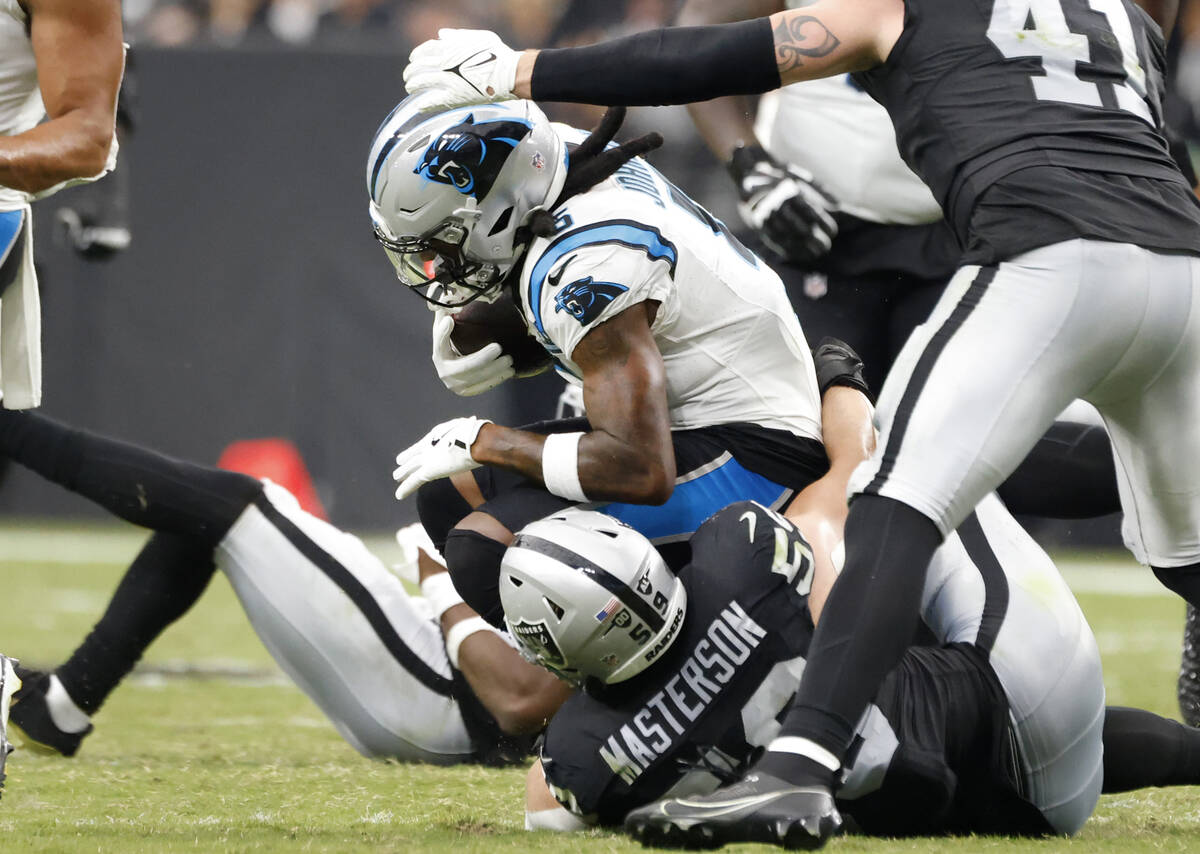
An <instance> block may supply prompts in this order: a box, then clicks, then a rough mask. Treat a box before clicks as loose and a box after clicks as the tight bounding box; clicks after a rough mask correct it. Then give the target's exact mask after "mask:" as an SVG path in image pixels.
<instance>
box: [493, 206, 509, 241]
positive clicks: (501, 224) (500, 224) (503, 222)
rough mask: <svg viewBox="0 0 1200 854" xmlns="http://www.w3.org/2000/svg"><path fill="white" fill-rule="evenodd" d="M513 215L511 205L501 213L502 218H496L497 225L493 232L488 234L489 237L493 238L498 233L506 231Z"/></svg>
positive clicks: (494, 226)
mask: <svg viewBox="0 0 1200 854" xmlns="http://www.w3.org/2000/svg"><path fill="white" fill-rule="evenodd" d="M512 215H513V209H512V205H509V206H508V207H506V208H505V209H504V210H503V211H502V212H501V214H500V216H498V217H496V224H495V225H493V226H492V230H491V231H489V232H488V237H492V236H493V235H495V234H497V233H498V232H501V231H504V229H506V228H508V221H509V220H511V219H512Z"/></svg>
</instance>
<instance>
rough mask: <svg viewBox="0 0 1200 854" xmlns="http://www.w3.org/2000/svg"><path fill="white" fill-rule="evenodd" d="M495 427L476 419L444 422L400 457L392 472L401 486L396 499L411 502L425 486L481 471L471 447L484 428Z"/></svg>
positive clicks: (398, 487) (484, 419) (393, 477)
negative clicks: (487, 425) (421, 486)
mask: <svg viewBox="0 0 1200 854" xmlns="http://www.w3.org/2000/svg"><path fill="white" fill-rule="evenodd" d="M491 423H492V422H491V421H489V420H487V419H486V418H476V417H475V416H474V415H469V416H467V417H466V418H454V419H452V420H450V421H443V422H442V423H441V424H439V425H437V426H436V427H434V428H433V429H432V430H430V431H429V432H428V433H426V434H425V436H424V438H422V439H421V441H419V442H417V443H415V444H413V445H410V446H409V447H408V448H407V449H406V450H403V451H401V452H400V453H399V454H397V455H396V470H395V471H394V472H392V480H394V481H396V483H398V484H399V486H397V487H396V498H407V497H408V496H410V495H412V494H413V493H414V492H416V491H417V487H419V486H420V485H421V484H423V483H429V482H430V481H433V480H440V479H441V478H443V477H449V476H450V475H452V474H458V473H459V472H460V471H470V470H471V469H477V468H479V466H480V463H477V462H475V458H474V457H472V456H471V446H472V445H474V444H475V440H476V439H477V438H479V431H480V429H482V427H483V425H484V424H491Z"/></svg>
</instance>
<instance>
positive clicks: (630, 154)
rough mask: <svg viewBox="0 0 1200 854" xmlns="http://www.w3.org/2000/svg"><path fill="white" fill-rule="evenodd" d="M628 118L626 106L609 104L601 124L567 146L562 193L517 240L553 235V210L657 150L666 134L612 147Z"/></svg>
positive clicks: (520, 231)
mask: <svg viewBox="0 0 1200 854" xmlns="http://www.w3.org/2000/svg"><path fill="white" fill-rule="evenodd" d="M624 121H625V108H624V107H609V108H608V109H607V110H605V112H604V117H603V118H601V119H600V124H598V125H596V127H595V129H594V130H592V132H591V133H590V134H588V136H587V139H585V140H584V141H583V142H581V143H579V144H578V145H571V144H568V145H567V152H568V155H569V162H568V164H567V180H566V182H565V183H564V184H563V188H562V192H561V193H559V195H558V198H557V199H555V200H554V204H552V205H550V206H549V208H546V209H542V210H538V211H535V212H534V214H533V216H531V217H530V218H529V222H527V223H525V224H524V225H523V226H521V227H520V228H518V229H517V232H516V236H515V241H514V242H515V243H516V244H517V245H521V244H523V243H529V242H530V241H531V240H533V238H535V237H549V236H550V235H552V234H553V233H554V214H553V213H551V211H553V210H554V209H555V208H557V207H558V206H559V205H561V204H563V202H565V201H567V199H569V198H571V197H572V196H577V195H579V194H580V193H584V192H587V191H588V190H590V189H591V188H592V187H594V186H596V185H597V184H599V183H600V182H601V181H604V180H605V179H607V178H609V177H610V176H611V175H612V174H613V173H614V172H616V171H617V170H618V169H620V168H621V167H622V166H624V165H625V164H626V163H628V162H629V161H630V160H632V159H633V158H635V157H641V156H642V155H643V154H645V153H647V152H649V151H653V150H654V149H656V148H658V147H659V146H661V145H662V144H663V138H662V134H661V133H659V132H658V131H651V132H650V133H648V134H646V135H645V136H639V137H638V138H637V139H633V140H630V141H629V142H623V143H621V144H620V145H617V146H615V147H613V148H608V144H609V143H610V142H612V138H613V137H614V136H616V135H617V131H618V130H620V129H621V124H622V123H623V122H624Z"/></svg>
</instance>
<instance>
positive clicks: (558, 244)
mask: <svg viewBox="0 0 1200 854" xmlns="http://www.w3.org/2000/svg"><path fill="white" fill-rule="evenodd" d="M602 243H616V244H619V245H621V246H628V247H630V248H631V249H641V250H642V251H643V252H645V253H646V254H647V255H648V256H649V257H650V259H651V260H653V261H658V260H665V261H666V262H667V263H668V264H670V265H671V275H672V276H673V275H675V264H676V262H677V261H678V260H679V253H678V252H676V250H675V245H674V244H673V243H671V241H669V240H667V239H666V238H665V237H663V236H662V234H660V233H659V231H658V229H656V228H654V227H653V226H650V225H646V224H645V223H640V222H634V221H633V220H623V219H622V220H606V221H605V222H597V223H594V224H593V225H586V226H584V227H582V228H579V229H576V230H575V231H571V232H568V233H566V234H564V235H562V236H561V237H557V238H555V240H554V242H553V243H551V244H550V246H549V247H548V248H547V249H546V251H545V252H543V253H542V257H541V258H538V260H537V263H536V264H534V265H533V271H532V272H531V273H530V275H529V307H530V309H531V310H532V311H533V323H534V326H535V327H536V328H537V331H538V332H539V333H541V334H542V335H543V336H545V334H546V328H545V327H544V326H543V325H542V285H544V284H545V282H546V276H548V275H549V274H550V271H551V270H552V269H553V268H554V265H555V264H557V263H558V262H559V261H560V260H561V259H562V257H563V256H564V255H566V254H568V253H570V252H575V251H576V250H578V249H581V248H583V247H584V246H595V245H598V244H602Z"/></svg>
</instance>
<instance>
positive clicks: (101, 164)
mask: <svg viewBox="0 0 1200 854" xmlns="http://www.w3.org/2000/svg"><path fill="white" fill-rule="evenodd" d="M115 133H116V128H115V126H114V125H113V124H112V123H105V122H101V121H95V122H89V123H88V124H87V125H85V127H84V129H83V130H82V131H81V133H80V136H79V144H78V147H77V154H76V157H75V160H74V163H73V166H74V168H73V170H72V171H73V172H74V174H73V175H71V176H69V177H71V178H94V177H95V176H97V175H99V174H100V173H101V172H103V171H104V170H105V169H106V168H107V167H108V154H109V151H111V150H112V144H113V137H114V135H115Z"/></svg>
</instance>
